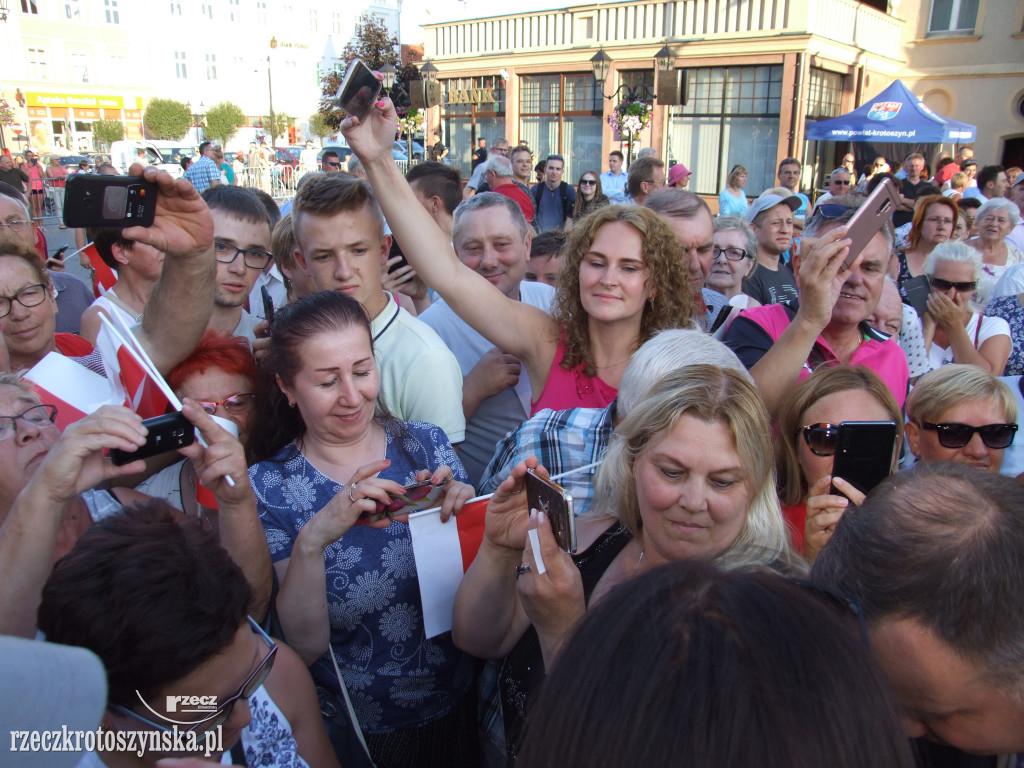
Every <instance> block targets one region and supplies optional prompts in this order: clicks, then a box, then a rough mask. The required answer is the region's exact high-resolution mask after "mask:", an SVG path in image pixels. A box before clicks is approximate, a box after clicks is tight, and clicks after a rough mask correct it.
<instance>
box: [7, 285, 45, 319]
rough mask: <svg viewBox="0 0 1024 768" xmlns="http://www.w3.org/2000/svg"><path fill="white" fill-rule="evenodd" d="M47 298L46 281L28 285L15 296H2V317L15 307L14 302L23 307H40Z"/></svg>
mask: <svg viewBox="0 0 1024 768" xmlns="http://www.w3.org/2000/svg"><path fill="white" fill-rule="evenodd" d="M45 300H46V283H37V284H35V285H26V286H25V287H24V288H22V289H21V290H20V291H18V292H17V293H16V294H14V295H13V296H0V318H3V317H7V316H8V315H9V314H11V309H13V302H15V301H16V302H18V303H19V304H21V306H23V307H38V306H39V305H40V304H42V303H43V302H44V301H45Z"/></svg>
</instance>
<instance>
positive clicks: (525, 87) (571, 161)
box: [518, 74, 602, 184]
mask: <svg viewBox="0 0 1024 768" xmlns="http://www.w3.org/2000/svg"><path fill="white" fill-rule="evenodd" d="M601 101H602V96H601V94H600V93H599V92H598V90H597V85H596V83H595V82H594V76H593V75H592V74H578V75H524V76H523V77H521V78H520V80H519V115H520V118H519V136H518V138H519V140H520V141H524V142H526V143H527V144H529V146H530V149H532V150H533V153H534V155H535V156H536V157H537V159H538V160H539V159H542V158H545V157H547V156H548V155H562V156H563V157H564V158H565V173H564V174H563V176H562V179H563V181H567V182H569V183H570V184H575V183H576V179H577V177H578V176H579V175H580V174H582V173H583V172H584V171H587V170H594V171H598V172H600V171H601V107H602V105H601Z"/></svg>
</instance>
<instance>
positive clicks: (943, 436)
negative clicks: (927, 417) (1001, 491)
mask: <svg viewBox="0 0 1024 768" xmlns="http://www.w3.org/2000/svg"><path fill="white" fill-rule="evenodd" d="M921 428H922V429H933V430H935V433H936V435H937V436H938V438H939V445H941V446H942V447H943V448H963V447H964V446H965V445H967V444H968V443H969V442H971V438H973V437H974V433H975V432H977V433H978V434H979V435H980V436H981V442H983V443H984V444H985V446H986V447H988V448H993V449H996V450H1002V449H1003V448H1009V447H1010V444H1011V443H1013V437H1014V435H1016V434H1017V425H1016V424H985V425H983V426H980V427H972V426H971V425H970V424H958V423H955V422H950V423H946V424H935V423H933V422H931V421H922V422H921Z"/></svg>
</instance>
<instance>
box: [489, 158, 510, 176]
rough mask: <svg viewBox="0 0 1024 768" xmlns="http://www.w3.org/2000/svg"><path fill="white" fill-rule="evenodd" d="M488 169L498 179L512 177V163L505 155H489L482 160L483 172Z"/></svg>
mask: <svg viewBox="0 0 1024 768" xmlns="http://www.w3.org/2000/svg"><path fill="white" fill-rule="evenodd" d="M488 171H490V172H491V173H493V174H494V175H495V176H497V177H498V178H499V179H511V178H512V163H511V162H509V159H508V158H507V157H502V156H501V155H491V156H490V157H488V158H487V160H486V162H484V173H487V172H488Z"/></svg>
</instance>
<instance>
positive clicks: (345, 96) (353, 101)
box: [334, 59, 381, 122]
mask: <svg viewBox="0 0 1024 768" xmlns="http://www.w3.org/2000/svg"><path fill="white" fill-rule="evenodd" d="M380 88H381V85H380V80H378V79H377V77H376V75H374V74H373V70H371V69H370V68H369V67H368V66H366V65H365V64H364V63H363V62H362V60H361V59H353V60H352V63H351V64H349V65H348V70H347V71H346V72H345V78H344V79H343V80H342V81H341V88H339V89H338V95H337V96H335V97H334V102H335V104H337V105H338V106H339V107H341V108H342V109H343V110H345V111H346V112H348V114H350V115H352V116H353V117H358V118H359V122H363V121H364V120H365V119H366V116H367V115H369V114H370V107H372V106H373V105H374V103H375V102H376V101H377V98H378V96H379V95H380Z"/></svg>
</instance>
